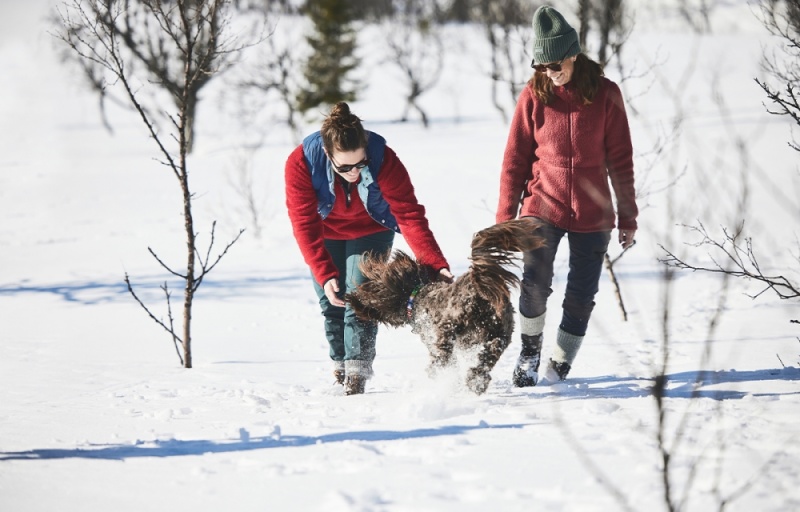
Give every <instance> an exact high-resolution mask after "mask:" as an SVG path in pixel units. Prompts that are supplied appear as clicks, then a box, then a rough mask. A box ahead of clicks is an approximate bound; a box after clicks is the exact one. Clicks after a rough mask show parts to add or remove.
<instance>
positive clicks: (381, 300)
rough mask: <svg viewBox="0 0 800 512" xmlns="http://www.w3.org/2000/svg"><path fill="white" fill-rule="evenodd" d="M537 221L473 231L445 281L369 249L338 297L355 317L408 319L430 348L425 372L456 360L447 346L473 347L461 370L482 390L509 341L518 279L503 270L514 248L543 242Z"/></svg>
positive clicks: (407, 260)
mask: <svg viewBox="0 0 800 512" xmlns="http://www.w3.org/2000/svg"><path fill="white" fill-rule="evenodd" d="M539 225H540V224H539V221H538V220H536V219H533V218H530V217H529V218H523V219H517V220H510V221H506V222H501V223H500V224H495V225H494V226H491V227H489V228H486V229H484V230H482V231H479V232H478V233H476V234H475V235H474V236H473V238H472V256H471V258H470V260H471V261H472V264H471V265H470V267H469V269H468V270H467V272H466V273H464V274H463V275H461V276H459V277H458V278H457V279H456V280H455V281H454V282H453V283H452V284H450V283H445V282H442V281H439V280H438V272H437V271H436V270H435V269H433V268H431V267H426V266H424V265H420V264H418V263H417V262H416V261H415V260H414V259H413V258H412V257H411V256H409V255H408V254H406V253H404V252H403V251H400V250H396V251H394V254H393V255H392V257H390V255H389V254H388V253H384V254H368V255H366V256H365V257H364V259H363V260H362V261H361V271H362V272H363V273H364V276H365V277H366V278H367V279H368V281H367V282H366V283H364V284H363V285H361V286H359V287H358V288H357V289H356V290H355V291H354V292H352V293H349V294H348V295H347V296H346V297H345V299H346V300H347V301H348V302H349V303H350V306H351V307H352V308H353V311H354V312H355V314H356V316H357V317H358V318H360V319H361V320H368V321H373V322H378V323H380V324H384V325H389V326H392V327H399V326H402V325H405V324H410V325H411V326H412V332H414V333H417V334H418V335H419V336H420V337H421V338H422V341H423V343H425V345H426V346H427V348H428V352H429V353H430V365H429V368H428V371H429V374H434V373H435V372H436V371H437V370H438V369H441V368H444V367H447V366H450V365H452V364H453V363H454V362H455V359H454V352H455V351H464V352H467V353H469V352H475V356H476V357H477V359H476V360H475V361H474V363H473V364H474V365H473V366H471V367H470V368H469V370H468V372H467V376H466V384H467V387H468V388H469V389H470V390H472V391H473V392H474V393H476V394H481V393H483V392H484V391H486V388H487V387H488V386H489V381H491V375H490V372H491V371H492V368H494V365H495V364H496V363H497V361H498V360H499V359H500V356H501V355H502V354H503V351H504V350H505V349H506V347H508V345H509V344H510V343H511V335H512V333H513V331H514V307H513V306H512V305H511V300H510V297H511V288H510V287H511V286H516V285H518V284H519V278H518V277H517V275H516V274H514V273H513V272H511V271H510V270H508V269H507V268H505V267H507V266H509V265H511V264H513V263H514V262H515V261H516V260H517V258H516V256H515V255H514V253H515V252H521V251H529V250H533V249H537V248H539V247H541V246H542V245H544V240H543V239H542V237H540V236H538V235H537V234H536V232H537V230H538V229H539Z"/></svg>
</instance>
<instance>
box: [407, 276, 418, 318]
mask: <svg viewBox="0 0 800 512" xmlns="http://www.w3.org/2000/svg"><path fill="white" fill-rule="evenodd" d="M421 289H422V285H421V284H419V285H417V286H416V288H414V289H413V290H411V295H409V297H408V302H406V316H407V317H408V318H409V319H410V318H411V314H412V313H413V309H414V299H416V298H417V294H418V293H419V291H420V290H421Z"/></svg>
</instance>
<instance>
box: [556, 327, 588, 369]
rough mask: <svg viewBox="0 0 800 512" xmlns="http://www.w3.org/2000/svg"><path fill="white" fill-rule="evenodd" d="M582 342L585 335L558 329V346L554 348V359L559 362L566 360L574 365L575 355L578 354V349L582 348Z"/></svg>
mask: <svg viewBox="0 0 800 512" xmlns="http://www.w3.org/2000/svg"><path fill="white" fill-rule="evenodd" d="M581 343H583V336H575V335H574V334H570V333H568V332H566V331H563V330H561V329H558V334H557V335H556V348H555V350H553V357H552V359H553V361H555V362H557V363H563V362H566V363H568V364H569V365H570V366H572V362H573V361H574V360H575V356H577V355H578V349H580V348H581Z"/></svg>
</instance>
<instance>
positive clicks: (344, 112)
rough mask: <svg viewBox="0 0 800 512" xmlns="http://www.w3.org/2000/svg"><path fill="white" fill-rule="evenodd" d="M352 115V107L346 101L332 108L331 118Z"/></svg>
mask: <svg viewBox="0 0 800 512" xmlns="http://www.w3.org/2000/svg"><path fill="white" fill-rule="evenodd" d="M349 115H350V105H348V104H347V103H346V102H344V101H340V102H339V103H337V104H336V105H334V106H333V108H331V113H330V116H331V117H347V116H349Z"/></svg>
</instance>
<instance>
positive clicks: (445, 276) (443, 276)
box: [439, 268, 455, 283]
mask: <svg viewBox="0 0 800 512" xmlns="http://www.w3.org/2000/svg"><path fill="white" fill-rule="evenodd" d="M453 279H455V276H453V274H452V272H450V271H449V270H447V269H446V268H443V269H442V270H440V271H439V281H444V282H445V283H452V282H453Z"/></svg>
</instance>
